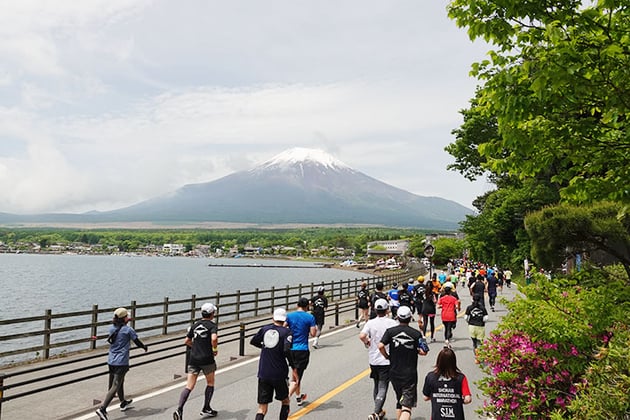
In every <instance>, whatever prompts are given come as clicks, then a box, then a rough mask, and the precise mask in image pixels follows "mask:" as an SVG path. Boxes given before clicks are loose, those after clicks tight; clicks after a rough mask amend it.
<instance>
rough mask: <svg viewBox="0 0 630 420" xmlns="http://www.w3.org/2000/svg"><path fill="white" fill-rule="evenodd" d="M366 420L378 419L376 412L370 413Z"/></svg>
mask: <svg viewBox="0 0 630 420" xmlns="http://www.w3.org/2000/svg"><path fill="white" fill-rule="evenodd" d="M367 420H379V419H378V414H376V413H372V414H370V415H369V416H368V418H367Z"/></svg>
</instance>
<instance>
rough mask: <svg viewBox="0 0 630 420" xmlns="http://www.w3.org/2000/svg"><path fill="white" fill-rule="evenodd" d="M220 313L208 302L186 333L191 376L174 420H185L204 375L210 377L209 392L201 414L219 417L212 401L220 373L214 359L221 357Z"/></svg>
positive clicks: (208, 380)
mask: <svg viewBox="0 0 630 420" xmlns="http://www.w3.org/2000/svg"><path fill="white" fill-rule="evenodd" d="M216 310H217V308H216V306H214V305H213V304H212V303H204V304H203V306H202V307H201V319H200V320H199V321H197V322H195V323H194V324H193V325H192V327H190V329H189V330H188V333H187V334H186V342H185V344H186V345H187V346H188V347H190V359H189V361H188V377H187V381H186V387H185V388H184V390H183V391H182V393H181V395H180V396H179V405H178V407H177V410H175V412H173V420H181V419H182V417H183V411H184V404H186V401H187V400H188V397H189V396H190V393H191V392H192V390H193V389H194V388H195V384H196V383H197V377H198V376H199V374H200V373H201V372H203V374H204V375H205V376H206V390H205V394H204V395H205V398H204V403H203V407H202V409H201V413H200V415H202V416H207V417H216V416H217V412H216V411H215V410H213V409H212V408H211V407H210V401H211V400H212V395H213V394H214V373H215V371H216V370H217V364H216V362H215V360H214V357H215V356H216V355H217V352H218V348H217V347H218V344H219V339H218V335H217V324H215V323H214V321H213V319H214V314H215V312H216Z"/></svg>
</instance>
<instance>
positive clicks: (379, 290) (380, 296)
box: [370, 281, 404, 319]
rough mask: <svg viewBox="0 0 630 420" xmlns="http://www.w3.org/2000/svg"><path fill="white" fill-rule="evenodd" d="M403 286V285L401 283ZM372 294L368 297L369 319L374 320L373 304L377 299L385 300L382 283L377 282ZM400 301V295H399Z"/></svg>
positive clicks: (385, 295)
mask: <svg viewBox="0 0 630 420" xmlns="http://www.w3.org/2000/svg"><path fill="white" fill-rule="evenodd" d="M403 285H404V283H403ZM375 289H376V290H374V293H372V296H370V319H373V318H376V311H375V310H374V304H375V303H376V301H377V300H379V299H385V300H387V293H385V292H383V282H382V281H377V282H376V285H375ZM399 299H400V294H399Z"/></svg>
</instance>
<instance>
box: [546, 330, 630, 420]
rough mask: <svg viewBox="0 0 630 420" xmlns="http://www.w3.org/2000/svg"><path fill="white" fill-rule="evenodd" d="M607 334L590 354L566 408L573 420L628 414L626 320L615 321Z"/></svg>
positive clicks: (629, 382)
mask: <svg viewBox="0 0 630 420" xmlns="http://www.w3.org/2000/svg"><path fill="white" fill-rule="evenodd" d="M610 333H611V338H610V341H609V342H608V343H607V345H606V346H602V347H601V348H600V350H599V351H598V352H597V353H596V354H595V355H594V357H593V359H594V360H593V361H592V362H591V364H590V365H589V366H588V368H587V369H586V373H585V375H584V377H583V379H582V381H581V383H580V385H579V386H578V393H577V396H576V398H575V399H574V400H573V401H572V402H571V405H570V406H569V407H568V412H569V413H570V414H571V418H573V419H576V420H608V419H614V418H624V417H623V415H626V416H627V415H628V414H629V413H630V393H629V392H628V390H630V358H629V357H628V348H630V329H629V327H628V324H627V323H626V322H618V323H617V324H615V325H613V326H612V328H611V329H610ZM552 418H553V419H556V420H560V419H562V418H566V417H560V416H556V417H552Z"/></svg>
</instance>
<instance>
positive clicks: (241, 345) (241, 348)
mask: <svg viewBox="0 0 630 420" xmlns="http://www.w3.org/2000/svg"><path fill="white" fill-rule="evenodd" d="M238 355H239V356H245V324H244V323H243V322H241V324H240V326H239V331H238Z"/></svg>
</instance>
